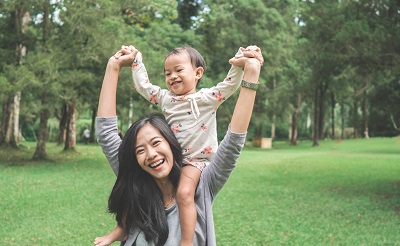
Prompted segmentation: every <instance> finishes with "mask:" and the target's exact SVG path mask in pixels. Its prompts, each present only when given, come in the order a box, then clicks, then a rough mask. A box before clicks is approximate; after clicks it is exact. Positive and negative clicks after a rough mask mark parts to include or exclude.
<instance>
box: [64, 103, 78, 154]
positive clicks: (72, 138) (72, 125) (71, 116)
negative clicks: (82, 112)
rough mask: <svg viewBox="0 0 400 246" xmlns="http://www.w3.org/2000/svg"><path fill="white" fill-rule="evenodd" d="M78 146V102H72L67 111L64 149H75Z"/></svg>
mask: <svg viewBox="0 0 400 246" xmlns="http://www.w3.org/2000/svg"><path fill="white" fill-rule="evenodd" d="M75 146H76V104H75V103H74V102H73V103H70V104H69V106H68V113H67V133H66V139H65V145H64V150H70V149H72V150H73V149H75Z"/></svg>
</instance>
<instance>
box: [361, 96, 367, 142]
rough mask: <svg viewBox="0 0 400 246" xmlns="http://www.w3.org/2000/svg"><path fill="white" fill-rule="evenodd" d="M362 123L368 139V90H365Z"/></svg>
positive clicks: (365, 136)
mask: <svg viewBox="0 0 400 246" xmlns="http://www.w3.org/2000/svg"><path fill="white" fill-rule="evenodd" d="M362 124H363V130H364V138H366V139H368V138H369V134H368V115H367V90H364V94H363V101H362Z"/></svg>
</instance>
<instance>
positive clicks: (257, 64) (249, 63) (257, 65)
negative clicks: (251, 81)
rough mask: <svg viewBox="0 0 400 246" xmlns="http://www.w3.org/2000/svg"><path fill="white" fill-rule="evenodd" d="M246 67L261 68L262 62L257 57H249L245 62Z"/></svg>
mask: <svg viewBox="0 0 400 246" xmlns="http://www.w3.org/2000/svg"><path fill="white" fill-rule="evenodd" d="M244 69H247V70H249V69H251V70H260V69H261V63H260V61H259V60H257V59H247V60H246V62H245V64H244Z"/></svg>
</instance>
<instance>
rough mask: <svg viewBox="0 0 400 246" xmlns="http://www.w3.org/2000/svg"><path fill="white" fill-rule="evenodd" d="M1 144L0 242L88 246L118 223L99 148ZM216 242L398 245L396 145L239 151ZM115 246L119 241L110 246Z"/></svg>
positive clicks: (382, 141)
mask: <svg viewBox="0 0 400 246" xmlns="http://www.w3.org/2000/svg"><path fill="white" fill-rule="evenodd" d="M34 147H35V146H34V144H32V143H24V147H23V148H22V149H21V150H19V151H15V150H13V149H10V148H0V211H1V213H0V222H1V223H0V245H92V241H93V239H94V238H95V237H96V236H100V235H103V234H105V233H107V232H109V231H110V230H112V229H113V228H114V226H115V222H114V219H113V217H112V216H111V215H110V214H108V213H107V209H106V206H107V199H108V195H109V192H110V190H111V188H112V185H113V183H114V180H115V176H114V174H113V173H112V171H111V169H110V168H109V166H108V164H107V161H106V159H105V157H104V156H103V155H102V153H101V150H100V147H98V146H96V145H89V146H84V145H78V147H77V151H76V152H67V153H65V152H63V151H62V147H61V146H56V145H52V144H49V145H48V153H49V156H50V158H51V159H52V160H51V161H47V162H33V161H30V157H31V156H32V155H33V152H34ZM214 219H215V229H216V234H217V244H218V245H400V233H399V230H400V139H399V138H375V139H369V140H346V141H343V142H336V141H325V142H321V146H320V147H314V148H313V147H311V143H310V142H301V143H300V144H299V146H296V147H291V146H288V145H287V144H286V143H283V142H277V143H274V149H272V150H261V149H245V150H244V151H243V153H242V155H241V157H240V159H239V163H238V167H237V168H236V169H235V171H234V173H233V174H232V177H231V178H230V180H229V181H228V183H227V185H226V186H225V187H224V189H223V190H222V191H221V193H220V194H219V195H218V197H217V199H216V201H215V204H214ZM114 245H118V244H114Z"/></svg>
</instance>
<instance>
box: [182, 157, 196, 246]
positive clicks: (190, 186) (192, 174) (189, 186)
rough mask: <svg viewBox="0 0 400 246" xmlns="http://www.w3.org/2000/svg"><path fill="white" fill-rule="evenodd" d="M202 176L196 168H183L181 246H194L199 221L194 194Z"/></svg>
mask: <svg viewBox="0 0 400 246" xmlns="http://www.w3.org/2000/svg"><path fill="white" fill-rule="evenodd" d="M200 174H201V171H200V170H199V169H197V168H196V167H194V166H191V165H186V166H184V167H183V168H182V174H181V179H180V181H179V187H178V193H177V197H178V198H177V202H178V206H179V219H180V224H181V231H182V240H181V246H183V245H185V246H186V245H193V237H194V231H195V227H196V221H197V212H196V205H195V204H194V193H195V191H196V187H197V184H198V183H199V179H200Z"/></svg>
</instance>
